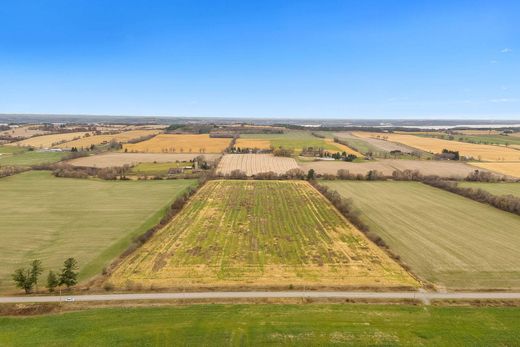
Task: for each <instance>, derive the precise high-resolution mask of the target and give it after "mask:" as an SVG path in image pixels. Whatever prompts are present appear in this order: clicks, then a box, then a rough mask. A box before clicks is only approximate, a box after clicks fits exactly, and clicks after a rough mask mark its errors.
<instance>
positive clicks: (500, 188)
mask: <svg viewBox="0 0 520 347" xmlns="http://www.w3.org/2000/svg"><path fill="white" fill-rule="evenodd" d="M458 185H459V186H461V187H468V188H475V189H476V188H480V189H482V190H485V191H487V192H490V193H491V194H494V195H514V196H518V197H520V183H509V182H497V183H487V182H459V183H458Z"/></svg>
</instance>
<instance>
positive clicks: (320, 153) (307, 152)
mask: <svg viewBox="0 0 520 347" xmlns="http://www.w3.org/2000/svg"><path fill="white" fill-rule="evenodd" d="M301 155H303V156H304V157H321V158H323V157H327V156H329V157H330V153H328V152H327V151H325V149H324V148H323V147H305V148H302V152H301Z"/></svg>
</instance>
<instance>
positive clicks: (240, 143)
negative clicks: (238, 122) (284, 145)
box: [235, 138, 271, 149]
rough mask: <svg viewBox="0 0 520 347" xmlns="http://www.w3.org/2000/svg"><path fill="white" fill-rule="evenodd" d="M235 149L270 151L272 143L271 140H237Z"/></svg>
mask: <svg viewBox="0 0 520 347" xmlns="http://www.w3.org/2000/svg"><path fill="white" fill-rule="evenodd" d="M235 147H240V148H258V149H270V148H271V141H269V140H255V139H240V138H239V139H237V142H236V144H235Z"/></svg>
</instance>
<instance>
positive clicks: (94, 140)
mask: <svg viewBox="0 0 520 347" xmlns="http://www.w3.org/2000/svg"><path fill="white" fill-rule="evenodd" d="M159 132H160V131H159V130H131V131H124V132H122V133H119V134H112V135H108V134H103V135H93V136H89V137H82V138H81V139H78V140H74V141H69V142H65V143H62V144H60V145H58V146H56V147H58V148H72V147H76V148H87V147H90V146H91V145H100V144H103V143H108V142H110V141H112V140H115V141H117V142H122V143H124V142H128V141H130V140H133V139H137V138H140V137H143V136H149V135H155V134H158V133H159Z"/></svg>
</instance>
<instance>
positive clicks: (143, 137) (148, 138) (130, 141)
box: [127, 134, 155, 143]
mask: <svg viewBox="0 0 520 347" xmlns="http://www.w3.org/2000/svg"><path fill="white" fill-rule="evenodd" d="M152 137H155V134H150V135H144V136H141V137H138V138H136V139H131V140H128V141H127V143H139V142H143V141H146V140H150V139H151V138H152Z"/></svg>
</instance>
